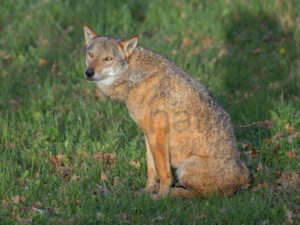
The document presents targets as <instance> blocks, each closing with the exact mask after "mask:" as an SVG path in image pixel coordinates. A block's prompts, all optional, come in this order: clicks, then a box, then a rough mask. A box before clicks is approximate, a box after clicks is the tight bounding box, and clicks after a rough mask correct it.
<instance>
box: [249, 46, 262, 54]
mask: <svg viewBox="0 0 300 225" xmlns="http://www.w3.org/2000/svg"><path fill="white" fill-rule="evenodd" d="M260 52H261V47H258V48H256V49H254V50H252V51H251V53H252V54H258V53H260Z"/></svg>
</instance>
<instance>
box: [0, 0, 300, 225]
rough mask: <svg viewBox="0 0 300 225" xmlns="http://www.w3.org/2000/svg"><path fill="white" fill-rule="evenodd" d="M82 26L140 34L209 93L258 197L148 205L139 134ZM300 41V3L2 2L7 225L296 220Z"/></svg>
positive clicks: (0, 88)
mask: <svg viewBox="0 0 300 225" xmlns="http://www.w3.org/2000/svg"><path fill="white" fill-rule="evenodd" d="M124 2H125V1H124ZM84 23H87V24H89V25H90V26H91V27H93V28H94V29H95V30H96V31H97V32H98V33H99V34H100V35H101V34H105V35H112V36H117V37H122V38H126V37H129V36H131V35H135V34H138V35H140V44H141V45H143V46H145V47H148V48H150V49H152V50H155V51H157V52H160V53H162V54H164V55H166V56H168V57H169V58H171V59H172V60H174V61H175V62H176V63H177V64H178V65H179V66H180V67H182V68H183V69H184V70H186V71H187V72H188V73H190V74H191V75H193V76H194V77H197V78H198V79H199V80H200V81H201V82H203V83H204V84H205V85H206V86H208V87H209V88H210V90H211V92H212V93H213V95H214V96H215V97H216V98H217V99H218V101H219V102H220V103H221V104H222V105H223V106H224V108H225V109H226V110H227V111H228V112H229V113H230V115H231V117H232V120H233V122H234V125H235V127H236V129H235V132H236V135H237V139H238V142H239V147H240V151H241V152H242V154H241V155H242V158H243V160H245V161H246V162H247V165H248V167H249V168H250V169H251V172H252V173H253V176H254V178H255V179H254V186H253V187H252V188H251V189H250V190H240V191H238V192H237V193H236V194H235V195H234V196H233V197H231V198H223V199H219V198H214V197H212V198H209V199H192V200H182V199H176V200H173V199H170V198H166V199H163V200H160V201H155V200H152V199H151V198H150V197H149V196H148V195H147V194H144V193H143V191H142V188H143V187H144V186H145V184H146V156H145V144H144V141H143V134H142V132H141V130H139V129H138V128H137V126H136V125H135V124H134V122H133V121H132V120H131V119H130V117H129V115H128V113H127V111H126V109H125V107H124V106H123V105H119V104H117V103H114V102H111V101H106V100H103V101H97V100H96V99H95V98H94V88H95V86H93V85H92V84H90V83H87V82H86V80H85V79H84V77H83V71H84V68H85V65H84V62H85V60H84V40H83V33H82V26H83V24H84ZM299 41H300V3H299V1H297V0H291V1H289V0H281V1H280V0H278V1H274V0H266V1H260V0H252V1H247V0H243V1H240V0H225V1H224V0H215V1H192V0H190V1H189V0H186V1H183V0H182V1H179V0H177V1H171V0H168V1H159V0H153V1H139V2H137V1H134V0H129V1H126V3H123V1H117V0H111V1H84V2H81V1H62V0H56V1H48V0H40V1H25V0H19V1H17V0H2V1H1V7H0V223H1V224H14V223H21V224H22V223H27V224H30V223H34V224H95V223H99V224H121V223H124V224H126V223H128V224H170V223H171V224H296V223H298V221H299V220H300V217H299V211H300V207H299V202H300V196H299V184H298V187H297V183H298V182H299V177H298V174H299V171H300V161H299V153H300V151H299V150H300V132H299V131H300V111H299V106H300V102H299V101H300V99H299V89H300V66H299V53H300V51H299V43H300V42H299ZM297 188H298V189H297ZM297 190H298V191H297ZM297 220H298V221H297Z"/></svg>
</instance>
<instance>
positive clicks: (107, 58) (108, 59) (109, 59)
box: [105, 57, 113, 61]
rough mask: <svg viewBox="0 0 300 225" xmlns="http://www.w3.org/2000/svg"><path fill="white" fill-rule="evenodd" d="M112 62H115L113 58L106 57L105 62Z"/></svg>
mask: <svg viewBox="0 0 300 225" xmlns="http://www.w3.org/2000/svg"><path fill="white" fill-rule="evenodd" d="M111 60H113V58H112V57H106V58H105V61H111Z"/></svg>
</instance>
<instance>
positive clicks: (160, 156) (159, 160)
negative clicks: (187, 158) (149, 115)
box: [148, 129, 172, 198]
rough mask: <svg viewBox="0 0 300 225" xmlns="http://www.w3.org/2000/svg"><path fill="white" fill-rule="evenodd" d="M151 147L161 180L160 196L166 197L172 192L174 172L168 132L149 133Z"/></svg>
mask: <svg viewBox="0 0 300 225" xmlns="http://www.w3.org/2000/svg"><path fill="white" fill-rule="evenodd" d="M148 137H149V139H148V141H149V143H148V144H149V147H150V150H151V152H152V155H153V159H154V164H155V168H156V171H157V174H158V177H159V180H160V185H159V191H158V196H157V197H158V198H161V197H165V196H167V195H168V194H169V192H170V186H171V183H172V172H171V167H170V154H169V145H168V133H167V132H165V129H164V130H156V131H155V132H154V133H152V134H150V135H148Z"/></svg>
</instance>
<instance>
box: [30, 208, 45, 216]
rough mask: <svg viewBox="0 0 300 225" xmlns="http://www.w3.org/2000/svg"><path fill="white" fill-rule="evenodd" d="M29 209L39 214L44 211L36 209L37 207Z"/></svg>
mask: <svg viewBox="0 0 300 225" xmlns="http://www.w3.org/2000/svg"><path fill="white" fill-rule="evenodd" d="M31 210H32V211H34V212H38V213H39V214H41V215H43V214H44V211H43V210H41V209H38V208H35V207H31Z"/></svg>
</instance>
